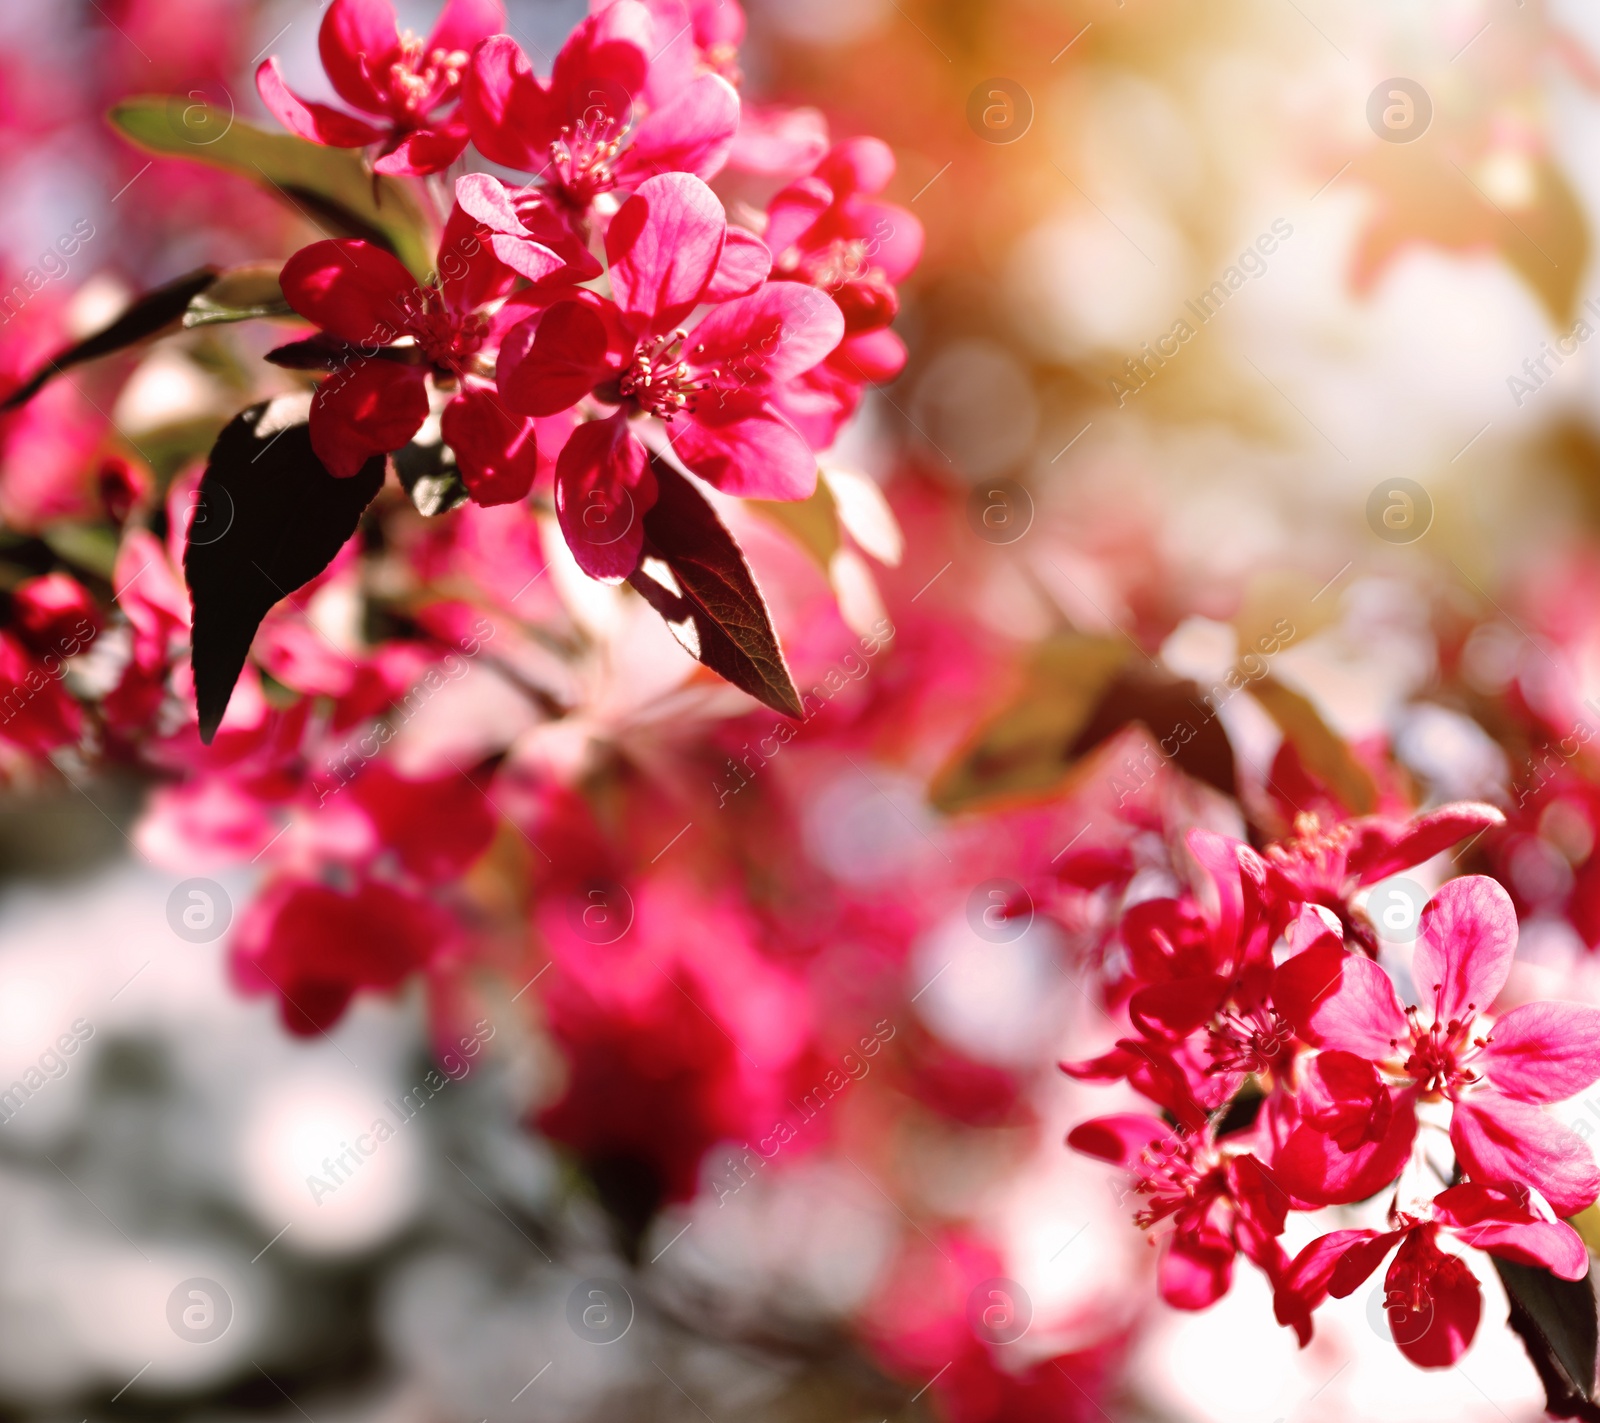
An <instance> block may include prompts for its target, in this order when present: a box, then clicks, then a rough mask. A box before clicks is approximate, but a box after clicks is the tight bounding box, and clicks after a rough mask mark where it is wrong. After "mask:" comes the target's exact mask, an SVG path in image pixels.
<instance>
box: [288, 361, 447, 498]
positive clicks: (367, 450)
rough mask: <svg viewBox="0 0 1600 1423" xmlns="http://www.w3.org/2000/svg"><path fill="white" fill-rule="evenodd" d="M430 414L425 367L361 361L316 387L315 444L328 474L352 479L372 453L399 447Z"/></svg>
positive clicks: (384, 452) (313, 408)
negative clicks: (423, 369)
mask: <svg viewBox="0 0 1600 1423" xmlns="http://www.w3.org/2000/svg"><path fill="white" fill-rule="evenodd" d="M427 418H428V386H427V377H426V376H425V375H424V374H423V371H422V368H421V367H420V366H403V365H399V364H397V363H396V362H394V361H356V362H354V363H353V364H351V365H350V366H348V367H346V368H345V369H344V370H339V371H335V372H334V373H333V374H332V375H330V376H329V377H328V378H327V379H326V380H325V381H323V383H322V384H321V385H320V386H319V387H318V388H317V394H316V397H315V399H313V400H312V402H311V448H312V450H314V451H315V452H316V456H317V458H318V459H319V460H321V461H322V462H323V464H325V465H326V466H327V467H328V473H329V474H331V475H333V477H334V478H335V479H348V478H350V477H351V476H352V475H354V474H356V473H358V472H359V471H360V469H361V466H362V465H364V464H365V463H366V462H367V461H368V460H369V459H371V458H372V456H373V455H386V454H389V453H391V452H392V451H394V450H398V449H399V448H400V447H401V446H402V445H404V444H405V443H406V441H407V440H409V439H410V438H411V437H412V436H413V435H415V434H416V433H417V431H418V430H419V429H421V428H422V422H423V421H424V420H425V419H427Z"/></svg>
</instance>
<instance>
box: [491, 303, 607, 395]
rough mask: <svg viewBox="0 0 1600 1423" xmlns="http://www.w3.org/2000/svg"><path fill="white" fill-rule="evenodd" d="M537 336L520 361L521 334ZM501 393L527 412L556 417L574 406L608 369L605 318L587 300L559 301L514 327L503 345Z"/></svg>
mask: <svg viewBox="0 0 1600 1423" xmlns="http://www.w3.org/2000/svg"><path fill="white" fill-rule="evenodd" d="M526 331H531V333H532V336H533V340H532V343H531V345H529V346H528V347H527V354H526V355H524V356H523V357H522V358H521V359H520V360H519V359H517V357H516V348H517V347H518V346H520V345H521V341H520V339H519V335H520V334H521V333H523V332H526ZM501 351H502V358H501V371H500V392H501V394H502V395H504V396H505V399H506V404H507V405H509V406H510V407H511V408H512V409H513V410H518V411H521V412H522V414H524V415H554V414H555V413H556V412H557V411H558V410H565V409H566V408H567V407H568V406H570V405H574V404H576V403H577V402H578V401H579V400H581V399H582V398H583V397H584V396H585V395H587V394H588V393H589V392H590V391H591V390H593V389H594V387H595V385H596V384H597V383H598V382H599V381H600V380H602V379H603V378H604V377H605V375H606V373H607V371H608V369H609V365H608V361H607V354H608V351H609V344H608V341H607V333H606V326H605V322H604V321H603V320H602V319H601V317H600V316H599V314H598V313H597V312H595V311H594V310H593V308H592V307H590V306H589V305H588V304H587V303H585V302H582V301H560V302H557V303H556V304H555V305H554V306H552V307H551V308H550V309H549V310H548V311H545V312H542V313H541V314H539V315H537V316H532V317H529V318H528V321H527V323H525V325H524V326H519V327H516V328H513V330H512V331H511V332H509V333H508V334H507V336H506V340H505V344H504V345H503V346H502V348H501Z"/></svg>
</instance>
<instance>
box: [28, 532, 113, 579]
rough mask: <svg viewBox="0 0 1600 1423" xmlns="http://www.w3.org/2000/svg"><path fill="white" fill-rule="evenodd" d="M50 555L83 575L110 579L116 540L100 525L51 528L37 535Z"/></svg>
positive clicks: (111, 533)
mask: <svg viewBox="0 0 1600 1423" xmlns="http://www.w3.org/2000/svg"><path fill="white" fill-rule="evenodd" d="M39 537H40V538H41V539H43V540H44V542H45V544H46V545H47V546H48V547H49V549H50V552H51V553H53V554H55V556H56V557H57V558H59V559H60V560H61V561H62V562H63V563H70V564H71V565H72V566H73V567H74V568H81V569H83V570H84V572H86V573H93V574H97V575H98V576H99V577H101V578H110V577H111V570H112V569H113V568H114V567H115V566H116V562H117V536H116V535H115V534H114V533H113V532H112V531H111V530H110V529H108V528H105V527H104V526H103V525H100V524H73V523H67V522H62V523H59V524H51V525H49V526H48V527H47V528H45V529H43V530H41V531H40V534H39Z"/></svg>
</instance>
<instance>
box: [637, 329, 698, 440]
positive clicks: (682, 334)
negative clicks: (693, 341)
mask: <svg viewBox="0 0 1600 1423" xmlns="http://www.w3.org/2000/svg"><path fill="white" fill-rule="evenodd" d="M688 339H689V333H688V332H687V331H684V330H683V329H682V328H681V327H680V328H679V329H678V330H676V331H674V332H673V333H672V334H671V335H670V336H661V337H658V338H657V339H656V340H654V341H652V342H651V343H650V344H649V345H647V346H641V347H640V348H639V350H638V352H637V353H636V354H635V355H634V358H633V364H632V365H630V366H629V367H628V369H627V370H625V371H624V372H623V373H622V379H621V380H619V381H618V382H617V388H618V390H620V391H621V392H622V394H623V395H624V396H626V397H627V398H628V399H630V400H632V401H633V402H634V403H635V404H636V405H637V406H638V407H639V409H640V410H642V411H644V413H645V414H647V415H654V416H655V417H656V418H657V419H660V420H668V421H670V420H671V419H672V417H673V416H675V415H677V414H678V413H679V412H680V411H684V410H687V411H688V412H689V413H690V414H691V415H692V414H693V413H694V407H695V403H696V402H697V401H698V399H699V396H700V392H701V391H702V390H704V389H705V387H706V385H707V384H708V383H709V381H710V379H711V378H712V377H714V376H715V375H716V374H717V372H716V371H715V370H714V369H713V370H705V371H697V370H696V369H695V368H694V367H692V366H690V364H689V362H688V361H686V360H685V359H684V357H683V343H684V342H685V341H686V340H688Z"/></svg>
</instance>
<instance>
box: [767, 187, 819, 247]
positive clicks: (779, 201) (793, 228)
mask: <svg viewBox="0 0 1600 1423" xmlns="http://www.w3.org/2000/svg"><path fill="white" fill-rule="evenodd" d="M832 202H833V189H832V188H830V187H829V186H828V185H827V184H826V183H824V182H823V181H822V179H821V178H802V179H800V181H799V182H798V183H791V184H790V185H789V186H788V187H787V188H785V189H784V190H783V191H782V192H781V193H779V194H778V195H777V196H776V197H774V198H773V200H772V201H771V202H770V203H769V204H768V205H767V230H766V232H765V233H764V234H763V235H764V236H765V238H766V240H767V243H768V245H769V246H770V247H771V248H772V251H773V253H774V254H775V255H776V256H779V257H781V256H782V255H783V254H784V253H785V252H787V251H788V250H789V248H790V247H792V246H793V245H794V244H795V243H796V242H798V241H799V240H800V239H801V238H802V237H804V236H805V234H806V232H807V231H808V230H809V229H810V228H811V226H812V224H813V223H815V222H816V220H817V219H818V218H819V217H821V216H822V214H823V213H825V212H826V211H827V210H828V207H829V205H830V204H831V203H832Z"/></svg>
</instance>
